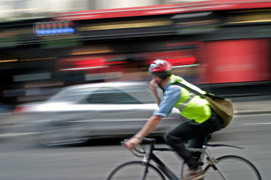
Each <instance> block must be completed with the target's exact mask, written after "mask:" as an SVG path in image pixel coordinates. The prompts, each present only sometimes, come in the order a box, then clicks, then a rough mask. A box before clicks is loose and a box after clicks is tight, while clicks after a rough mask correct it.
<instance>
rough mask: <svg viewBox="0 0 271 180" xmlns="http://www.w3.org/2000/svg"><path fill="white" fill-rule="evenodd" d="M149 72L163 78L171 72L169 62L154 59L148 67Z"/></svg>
mask: <svg viewBox="0 0 271 180" xmlns="http://www.w3.org/2000/svg"><path fill="white" fill-rule="evenodd" d="M149 72H150V73H151V74H152V75H154V76H159V77H161V78H165V77H167V76H170V75H171V74H172V67H171V64H170V63H169V62H167V61H165V60H161V59H158V60H155V61H153V63H152V64H151V65H150V67H149Z"/></svg>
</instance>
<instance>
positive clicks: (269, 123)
mask: <svg viewBox="0 0 271 180" xmlns="http://www.w3.org/2000/svg"><path fill="white" fill-rule="evenodd" d="M245 125H246V126H254V125H271V122H266V123H253V124H245Z"/></svg>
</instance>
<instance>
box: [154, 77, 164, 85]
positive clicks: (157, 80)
mask: <svg viewBox="0 0 271 180" xmlns="http://www.w3.org/2000/svg"><path fill="white" fill-rule="evenodd" d="M153 79H154V80H155V81H156V82H157V84H160V83H161V82H162V79H161V78H160V77H158V76H153Z"/></svg>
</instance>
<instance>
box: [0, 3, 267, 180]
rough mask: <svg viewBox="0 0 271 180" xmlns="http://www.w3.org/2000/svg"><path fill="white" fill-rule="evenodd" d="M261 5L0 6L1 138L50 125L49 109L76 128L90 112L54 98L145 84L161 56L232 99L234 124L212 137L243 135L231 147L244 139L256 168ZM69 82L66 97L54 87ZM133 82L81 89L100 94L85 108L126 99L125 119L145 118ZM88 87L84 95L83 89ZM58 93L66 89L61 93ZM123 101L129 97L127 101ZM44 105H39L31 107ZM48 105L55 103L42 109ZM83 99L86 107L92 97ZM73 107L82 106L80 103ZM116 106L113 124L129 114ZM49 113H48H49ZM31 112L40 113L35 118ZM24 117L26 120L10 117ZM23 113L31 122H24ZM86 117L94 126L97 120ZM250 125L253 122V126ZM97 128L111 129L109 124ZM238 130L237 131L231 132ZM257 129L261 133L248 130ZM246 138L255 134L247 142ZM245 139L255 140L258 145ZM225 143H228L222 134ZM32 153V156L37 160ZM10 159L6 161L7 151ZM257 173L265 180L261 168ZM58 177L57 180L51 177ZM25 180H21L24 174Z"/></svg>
mask: <svg viewBox="0 0 271 180" xmlns="http://www.w3.org/2000/svg"><path fill="white" fill-rule="evenodd" d="M270 7H271V2H270V0H239V1H235V0H214V1H208V0H200V1H199V0H148V1H146V0H110V1H109V0H57V1H56V0H0V76H1V86H0V110H1V114H0V115H1V116H0V117H1V133H2V136H1V137H14V136H16V137H20V138H21V137H23V136H22V134H17V135H14V134H11V133H14V129H12V128H10V127H14V126H15V125H16V128H17V126H18V127H19V125H18V124H16V123H17V122H24V121H29V120H30V119H31V120H38V122H39V123H40V122H41V121H40V120H42V122H46V123H47V122H48V121H50V122H51V121H52V118H53V117H54V115H55V114H52V111H54V113H56V114H57V117H58V118H57V120H58V122H59V119H61V120H68V121H69V123H68V124H69V125H70V122H76V121H75V120H76V118H78V117H79V116H78V115H81V114H80V113H81V112H82V111H84V112H86V111H89V112H92V111H93V110H94V111H95V112H97V111H99V109H98V107H97V106H91V107H86V106H80V107H78V106H70V104H71V103H70V100H69V102H68V103H66V100H63V97H62V95H63V94H64V95H65V96H64V97H65V98H67V99H71V97H73V96H74V97H81V95H82V96H83V95H84V96H86V99H88V100H89V97H90V96H91V94H87V93H85V92H86V91H87V90H83V91H81V90H80V91H79V90H78V89H77V88H81V86H82V87H83V85H84V84H91V85H94V84H96V83H98V82H102V83H108V82H112V83H118V82H124V81H129V82H134V81H136V82H138V83H145V84H146V83H147V82H148V81H149V80H150V79H151V78H152V77H151V76H150V74H149V73H148V66H149V64H150V63H151V62H152V61H153V60H155V59H165V60H167V61H169V62H170V63H171V64H172V65H173V73H174V74H177V75H179V76H182V77H183V78H184V79H186V80H187V81H189V82H191V83H194V84H197V85H198V86H200V87H201V88H203V89H204V90H207V91H208V92H213V93H215V94H217V95H220V96H223V97H228V98H232V100H233V101H234V108H235V113H236V119H237V120H236V121H235V123H237V124H234V123H233V125H232V126H231V127H229V130H226V131H224V132H223V133H222V134H221V135H220V136H219V137H220V138H221V139H219V140H225V137H231V136H234V139H235V138H236V136H238V137H243V136H242V135H240V134H238V133H240V131H241V132H242V134H243V135H246V138H245V137H243V139H242V141H238V143H240V142H241V143H245V144H246V143H247V144H248V145H249V146H250V147H252V149H254V150H255V149H256V150H260V152H261V155H262V156H261V157H258V156H254V155H252V157H253V158H254V160H256V161H258V162H259V163H262V161H261V160H263V159H264V157H266V156H268V157H271V156H270V154H269V151H268V152H267V150H266V149H270V147H271V144H270V143H267V144H265V145H266V148H265V149H264V148H263V149H257V147H259V146H260V144H261V143H262V144H264V143H266V142H270V141H268V136H269V137H270V131H269V129H270V127H269V126H270V124H271V122H270V118H269V117H270V112H271V106H270V105H271V103H270V100H271V53H270V52H271V51H270V50H271V10H270ZM71 85H79V86H78V87H76V88H75V90H74V92H73V89H70V90H69V91H67V90H64V93H63V91H62V89H63V88H65V87H70V86H71ZM134 85H136V84H133V85H127V87H125V88H124V89H126V90H123V89H121V88H120V84H117V85H113V84H110V85H109V86H108V87H106V88H104V87H103V89H102V91H101V90H99V91H97V92H96V91H92V90H91V91H89V93H92V92H94V94H95V93H96V94H98V95H100V94H102V96H98V98H97V97H96V96H95V98H97V99H95V103H94V104H97V103H99V102H103V103H104V104H107V105H108V104H113V103H112V101H113V100H114V101H115V100H116V97H119V104H126V106H127V103H128V102H132V104H133V106H131V107H129V108H130V110H131V111H134V110H135V109H137V110H138V111H136V112H137V113H134V114H133V115H135V117H134V118H137V119H138V117H137V115H139V114H140V115H142V114H145V116H144V117H140V118H141V120H142V119H144V120H145V119H146V118H147V117H148V116H149V115H151V112H152V111H153V110H154V109H155V107H156V106H155V107H154V105H152V106H151V107H150V106H149V105H146V104H149V103H150V102H151V101H148V102H144V100H145V101H147V100H146V97H151V96H148V95H146V92H144V93H145V94H144V95H145V96H144V95H143V94H142V96H141V97H139V96H137V95H138V94H140V93H142V92H143V91H142V89H140V87H139V86H137V88H135V86H134ZM84 87H85V86H84ZM112 87H114V88H115V87H118V88H119V89H118V90H116V89H112ZM129 87H130V89H129ZM88 88H90V89H92V86H89V87H88ZM145 89H147V86H146V87H145ZM126 91H127V94H128V95H127V94H126ZM65 92H69V93H71V94H70V96H69V94H68V95H67V94H65ZM119 92H121V93H123V92H125V94H121V93H119ZM57 93H60V94H57ZM76 93H78V94H76ZM56 94H57V96H56V97H54V95H56ZM116 94H117V95H118V96H116ZM133 94H137V95H133ZM77 95H78V96H77ZM79 95H80V96H79ZM51 97H53V98H52V99H53V101H52V100H51V99H50V98H51ZM121 97H122V98H121ZM129 97H133V98H134V99H129V100H128V98H129ZM57 98H59V99H61V100H57ZM92 98H93V96H92ZM99 98H100V99H99ZM75 99H76V98H74V102H73V105H75V104H76V105H81V104H80V103H82V101H81V99H76V100H75ZM147 99H148V98H147ZM48 100H49V101H48ZM54 100H57V101H54ZM77 100H78V101H77ZM79 100H80V101H79ZM120 100H121V101H120ZM135 100H136V101H135ZM47 101H48V102H49V105H46V106H40V105H41V104H43V103H44V102H47ZM51 102H62V104H54V106H51V104H50V103H51ZM87 102H88V103H89V104H91V102H94V101H87ZM64 103H66V104H64ZM137 103H138V104H145V105H144V107H143V106H142V107H143V108H142V109H139V108H138V107H136V106H135V105H136V104H137ZM151 103H153V102H151ZM83 104H84V105H86V101H84V103H83ZM34 105H37V106H34ZM126 106H122V107H119V106H118V107H116V108H115V110H116V109H117V110H118V111H117V112H118V113H115V114H114V115H120V116H119V117H121V118H122V119H125V118H124V117H127V116H128V115H129V116H130V115H131V114H130V113H131V112H129V113H128V112H125V113H123V112H124V109H126V110H127V108H128V106H127V107H126ZM25 107H27V108H25ZM54 107H56V109H55V110H52V109H54ZM60 107H61V108H62V109H61V108H60ZM124 107H125V108H124ZM65 108H66V109H65ZM82 108H83V110H82ZM93 108H94V109H93ZM95 108H96V109H95ZM108 108H110V107H108ZM123 108H124V109H123ZM144 108H145V109H144ZM147 109H148V110H151V111H150V112H148V113H147V114H146V113H138V112H143V111H144V112H146V111H147ZM41 111H42V112H43V114H42V115H40V114H39V113H40V112H41ZM110 111H113V110H112V109H111V110H110ZM25 112H26V113H27V116H23V115H22V114H20V113H25ZM44 112H47V114H44ZM64 112H70V113H69V114H67V116H68V117H59V116H58V115H60V116H61V115H62V114H64ZM100 112H101V114H95V117H99V118H100V119H103V120H105V117H107V118H108V117H109V114H106V113H103V112H102V111H100ZM120 112H122V113H120ZM48 113H49V114H50V117H49V116H48ZM174 113H175V112H173V115H174V116H175V115H176V114H174ZM30 114H31V115H33V114H34V115H35V116H31V118H30ZM105 114H106V116H104V115H105ZM251 114H253V115H254V116H253V117H252V116H250V115H251ZM255 114H256V115H255ZM239 116H240V117H239ZM70 117H72V118H70ZM82 117H83V119H82ZM87 117H89V119H87V120H88V121H89V122H91V123H92V120H93V118H92V119H91V117H93V116H92V115H88V114H87V115H86V113H85V114H84V116H81V117H80V118H79V119H80V120H81V121H80V123H82V122H86V121H85V120H86V118H87ZM110 117H112V116H110ZM110 117H109V118H110ZM119 117H116V119H117V118H119ZM176 117H177V115H176ZM99 118H98V119H99ZM15 119H16V120H15ZM48 119H49V120H48ZM71 119H72V120H71ZM77 120H78V119H77ZM94 120H95V123H97V119H94ZM107 120H108V119H107ZM14 122H16V123H14ZM58 122H57V126H58V125H59V124H58ZM65 122H67V121H65ZM77 122H78V121H77ZM106 122H107V121H106ZM106 122H104V124H106ZM130 122H131V121H130ZM241 122H242V123H241ZM80 123H79V124H76V128H75V129H74V128H73V129H69V130H70V131H72V132H76V133H78V132H82V129H80V128H82V127H86V126H85V124H84V125H82V124H80ZM173 123H174V122H173ZM175 123H176V122H175ZM252 124H253V125H255V124H256V126H257V127H256V129H255V127H254V126H252ZM47 125H48V124H47ZM66 125H67V123H66V124H65V126H63V124H62V125H61V130H63V129H65V128H67V126H66ZM94 125H95V124H94ZM89 126H91V125H88V126H87V127H89ZM128 126H129V125H127V126H126V131H127V127H128ZM6 127H9V128H8V130H5V131H4V130H2V129H5V128H6ZM20 127H23V128H25V125H24V126H21V124H20ZM63 127H64V128H63ZM78 127H79V129H78ZM104 127H107V128H109V129H110V127H112V128H113V126H111V124H109V125H106V126H104ZM114 127H115V126H114ZM240 127H241V130H240V129H235V128H240ZM248 127H249V128H248ZM23 128H21V129H20V130H22V129H23ZM54 128H55V129H54V132H56V131H59V130H60V128H59V127H58V128H56V127H55V126H54ZM101 128H102V126H101ZM137 128H139V127H137ZM242 128H243V129H242ZM11 129H12V130H11ZM16 130H17V129H16ZM23 130H25V129H23ZM84 130H85V129H84ZM111 130H112V129H111ZM114 130H115V131H116V129H114ZM120 131H121V130H118V131H117V132H120ZM134 131H135V132H136V129H134ZM134 131H130V133H133V132H134ZM162 131H165V130H162ZM36 132H37V131H36ZM39 132H41V131H39ZM109 132H110V131H109ZM259 132H261V134H257V133H259ZM51 133H52V129H50V130H47V134H51ZM69 133H70V132H69ZM253 133H256V134H255V136H254V135H253ZM62 135H63V134H62ZM70 135H71V134H65V135H63V137H62V142H63V138H64V139H65V138H66V137H69V138H70ZM80 135H81V134H80ZM84 135H85V134H84ZM224 135H225V136H224ZM229 135H231V136H229ZM107 137H110V134H107ZM47 138H48V137H47ZM50 138H52V137H50ZM76 138H78V137H77V136H76ZM253 138H254V140H255V139H257V143H258V144H257V143H255V142H256V141H253ZM74 139H75V138H74ZM74 139H73V140H74ZM47 140H48V139H47ZM81 140H82V139H81ZM244 140H245V141H244ZM225 141H230V140H229V138H228V139H227V138H226V140H225ZM231 142H233V143H237V141H231ZM6 143H7V142H6ZM253 143H255V144H253ZM259 143H260V144H259ZM20 144H24V143H23V141H22V140H14V141H8V144H6V147H5V148H2V149H0V150H2V151H7V152H8V151H9V150H10V149H11V150H15V149H21V145H20ZM56 144H57V143H56ZM17 146H18V148H17ZM105 146H106V145H105ZM23 147H24V146H23ZM24 148H25V147H24ZM24 148H23V149H24ZM101 149H103V147H102V148H101ZM101 149H100V148H98V150H97V149H94V151H95V152H96V150H97V151H100V150H101ZM39 151H40V149H37V150H36V152H37V154H39ZM56 151H58V150H56ZM78 151H84V150H82V149H79V150H78ZM19 153H22V152H19ZM106 153H110V152H106ZM248 154H249V155H251V153H248ZM10 155H11V157H12V155H13V154H10ZM88 155H89V154H88ZM29 156H30V155H29ZM37 156H39V155H37ZM28 158H29V157H28ZM32 158H34V157H32ZM30 159H31V157H30ZM82 159H84V158H82ZM260 159H261V160H260ZM269 160H270V159H269ZM10 161H11V164H12V162H13V163H14V162H16V160H15V159H14V161H13V158H11V160H10ZM22 162H23V160H22ZM112 162H113V160H112ZM269 162H270V161H269ZM269 162H264V164H265V165H266V166H265V167H270V163H269ZM48 163H50V162H48ZM114 163H116V162H114ZM15 164H16V163H15ZM11 167H12V166H11ZM97 167H98V166H97ZM1 168H2V167H1ZM1 168H0V169H1ZM17 168H19V167H17ZM103 168H104V167H103ZM108 168H109V167H108ZM4 169H5V168H4ZM47 170H48V169H47ZM3 172H4V171H3ZM7 172H8V171H7ZM98 172H99V171H98ZM22 173H23V172H22ZM31 173H32V172H31ZM0 174H2V173H0ZM4 174H5V173H4ZM23 174H24V173H23ZM0 176H1V175H0ZM37 176H38V175H37ZM101 176H103V174H102V173H101ZM3 177H5V178H6V179H7V177H12V178H11V179H13V180H14V179H16V177H18V178H19V176H16V175H11V176H10V174H7V175H6V176H3ZM44 177H46V175H45V176H44ZM99 177H100V176H99ZM265 177H267V179H268V177H269V179H270V178H271V175H270V173H269V172H268V171H267V170H266V174H265ZM61 178H63V176H59V177H58V178H52V177H51V179H61ZM22 179H24V178H22V177H20V180H22ZM25 179H27V180H30V179H31V178H30V176H25ZM47 179H48V178H47ZM49 179H50V177H49ZM65 179H67V178H66V177H65ZM77 179H78V178H77ZM79 179H80V178H79ZM81 179H84V177H82V178H81ZM98 179H99V178H98ZM100 179H101V178H100ZM103 179H104V178H103Z"/></svg>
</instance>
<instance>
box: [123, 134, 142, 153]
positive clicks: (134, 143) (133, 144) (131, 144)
mask: <svg viewBox="0 0 271 180" xmlns="http://www.w3.org/2000/svg"><path fill="white" fill-rule="evenodd" d="M140 143H141V141H140V140H139V139H138V138H135V137H132V138H131V139H129V140H128V141H126V142H125V146H126V147H127V148H128V149H129V150H130V151H132V150H133V148H134V147H136V146H138V145H139V144H140Z"/></svg>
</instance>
